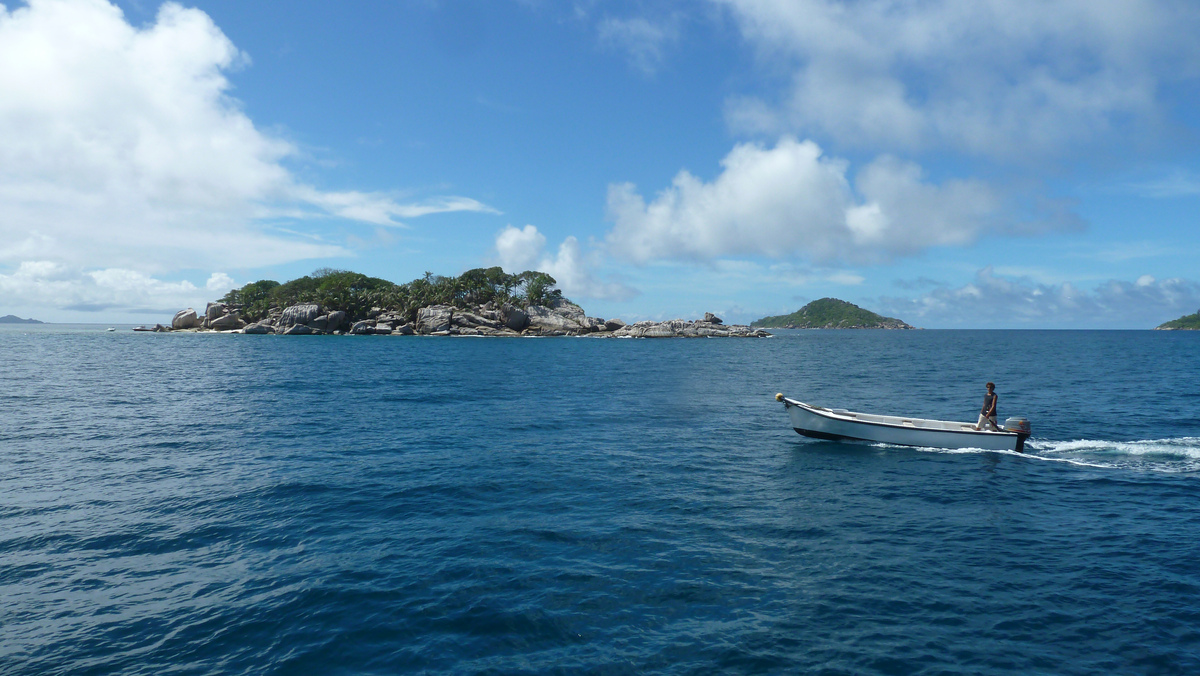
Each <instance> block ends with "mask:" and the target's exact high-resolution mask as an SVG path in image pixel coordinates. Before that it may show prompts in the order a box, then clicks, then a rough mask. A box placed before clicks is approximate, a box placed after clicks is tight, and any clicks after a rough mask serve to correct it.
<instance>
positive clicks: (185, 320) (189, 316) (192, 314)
mask: <svg viewBox="0 0 1200 676" xmlns="http://www.w3.org/2000/svg"><path fill="white" fill-rule="evenodd" d="M197 326H200V318H199V317H197V316H196V311H195V310H193V309H192V308H188V309H186V310H180V311H179V312H176V313H175V318H174V319H172V320H171V328H172V329H194V328H196V327H197Z"/></svg>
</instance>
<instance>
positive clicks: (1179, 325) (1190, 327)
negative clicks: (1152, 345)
mask: <svg viewBox="0 0 1200 676" xmlns="http://www.w3.org/2000/svg"><path fill="white" fill-rule="evenodd" d="M1154 329H1155V330H1156V331H1200V310H1197V311H1196V314H1194V315H1184V316H1182V317H1180V318H1179V319H1172V320H1171V321H1169V322H1165V323H1162V324H1159V325H1158V326H1156V327H1154Z"/></svg>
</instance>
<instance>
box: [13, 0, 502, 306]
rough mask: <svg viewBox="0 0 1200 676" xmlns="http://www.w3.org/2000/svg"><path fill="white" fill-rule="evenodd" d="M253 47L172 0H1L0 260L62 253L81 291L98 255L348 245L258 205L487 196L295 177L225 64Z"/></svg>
mask: <svg viewBox="0 0 1200 676" xmlns="http://www.w3.org/2000/svg"><path fill="white" fill-rule="evenodd" d="M248 63H249V58H248V57H247V56H246V55H245V54H243V53H241V52H239V51H238V49H237V48H236V47H235V46H234V45H233V43H232V42H230V40H229V39H228V38H227V37H226V36H225V35H224V34H223V33H222V32H221V30H220V29H219V28H218V27H217V26H216V25H215V24H214V23H213V21H212V20H211V19H210V18H209V17H208V15H206V14H205V13H203V12H201V11H199V10H196V9H187V8H184V7H182V6H180V5H178V4H176V3H173V2H169V3H166V4H164V5H162V7H161V8H160V10H159V12H158V15H157V17H156V19H155V21H154V23H152V24H149V25H146V26H144V27H134V26H132V25H130V24H129V23H128V22H127V21H126V19H125V17H124V16H123V15H122V13H121V11H120V10H119V9H118V8H117V7H116V6H114V5H112V4H110V3H109V2H107V1H106V0H31V2H30V3H29V5H28V6H27V7H20V8H16V9H13V10H9V9H7V8H5V7H4V6H2V5H0V266H4V265H8V266H10V267H9V268H8V269H9V270H13V268H12V267H11V266H14V265H15V266H18V268H17V269H16V272H14V273H13V274H12V275H10V277H19V278H21V279H26V280H29V279H41V278H35V277H24V276H22V275H23V274H24V273H22V272H21V270H22V269H23V268H21V267H19V266H20V265H21V264H23V263H26V262H53V263H56V264H60V265H62V266H65V268H66V269H70V270H73V271H74V273H75V274H72V275H68V276H67V277H66V278H68V279H71V280H74V283H78V284H83V285H84V286H82V287H80V288H78V289H75V290H74V291H71V292H68V291H66V290H64V289H62V288H61V286H55V287H47V288H57V289H59V290H60V291H62V293H63V296H62V297H63V298H67V297H69V296H72V295H73V294H74V295H85V296H86V295H87V294H89V293H92V291H91V290H89V289H91V286H89V285H90V284H91V283H90V282H87V279H88V278H89V277H88V275H87V274H85V271H88V270H92V271H97V270H98V271H100V272H104V271H105V270H110V269H116V270H126V271H137V272H138V273H139V274H143V275H147V277H146V278H147V279H153V277H150V275H162V274H163V273H174V274H177V273H178V271H180V270H205V269H207V270H211V269H215V268H252V267H261V266H268V265H274V264H279V263H284V262H289V261H296V260H302V259H309V258H323V257H331V256H344V255H349V250H348V249H347V248H346V247H345V246H344V245H343V244H341V243H338V242H332V241H325V240H322V239H321V238H319V237H317V238H314V237H298V236H294V235H290V234H288V233H287V232H286V231H283V230H281V229H274V228H269V227H267V226H265V225H264V224H263V223H264V219H279V218H281V217H285V218H295V217H300V218H311V217H314V216H322V217H330V216H333V217H339V218H346V219H351V220H356V221H360V222H364V223H370V224H377V225H378V224H382V225H389V226H395V225H400V223H399V222H398V221H397V220H396V219H397V218H413V217H417V216H421V215H425V214H429V213H436V212H444V211H464V210H467V211H489V210H490V209H489V208H488V207H487V206H486V205H483V204H481V203H479V202H477V201H475V200H472V199H469V198H464V197H444V198H436V199H433V200H429V201H426V202H421V203H414V204H405V203H401V202H399V201H397V200H396V199H395V198H394V197H393V196H391V195H387V194H382V193H365V192H357V191H344V192H326V191H322V190H319V189H318V188H315V187H313V186H310V185H306V184H304V183H301V182H298V181H297V180H296V178H295V177H294V176H293V175H292V173H291V172H290V171H289V170H288V169H287V168H286V167H285V165H284V164H283V163H284V161H286V160H288V159H289V158H294V157H296V156H297V154H298V153H297V152H296V149H295V148H294V147H293V146H292V144H291V143H289V142H287V141H286V140H284V139H281V138H277V137H275V136H272V135H270V134H267V133H264V132H263V131H261V130H260V129H258V128H257V127H256V126H255V124H254V122H253V121H252V120H251V119H250V118H249V117H248V116H247V115H246V114H245V112H243V110H242V108H241V106H240V104H239V102H238V101H237V100H235V99H233V98H231V97H230V95H229V90H230V83H229V81H228V79H227V78H226V73H228V72H229V71H231V70H233V69H235V68H238V67H242V66H244V65H246V64H248ZM3 269H4V268H3V267H0V271H2V270H3ZM46 283H47V284H49V281H46ZM19 288H21V289H26V288H27V287H26V286H24V285H20V286H19ZM104 288H109V287H108V286H105V287H104ZM112 288H116V287H112ZM138 288H142V289H153V288H159V289H161V290H163V291H164V293H165V294H167V295H165V296H164V297H163V301H164V302H165V301H166V300H167V298H168V297H169V296H170V294H171V293H173V291H171V287H170V285H167V286H161V285H159V286H155V284H150V283H146V284H143V285H142V286H140V287H138ZM93 290H94V289H93ZM29 293H30V294H32V295H30V296H29V297H28V298H34V297H37V298H40V299H42V300H43V301H45V302H48V303H51V304H52V305H55V306H60V305H61V303H57V302H55V301H54V298H56V297H57V296H54V295H46V294H42V293H41V292H38V291H36V290H30V291H29ZM17 300H20V299H17ZM62 302H63V303H67V304H71V301H69V300H63V301H62ZM105 302H107V301H105ZM136 302H140V301H139V300H137V298H135V297H134V296H131V300H130V303H136ZM76 304H77V303H76Z"/></svg>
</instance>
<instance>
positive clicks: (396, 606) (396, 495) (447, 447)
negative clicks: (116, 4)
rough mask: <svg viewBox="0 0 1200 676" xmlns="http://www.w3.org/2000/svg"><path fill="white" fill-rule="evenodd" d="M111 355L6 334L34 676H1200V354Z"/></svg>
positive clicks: (1, 550) (352, 340) (17, 574)
mask: <svg viewBox="0 0 1200 676" xmlns="http://www.w3.org/2000/svg"><path fill="white" fill-rule="evenodd" d="M103 329H104V327H96V326H59V325H45V326H36V327H29V326H18V327H11V326H9V327H4V328H2V329H0V674H72V675H74V674H397V673H419V674H476V673H485V674H542V673H570V674H576V673H584V674H589V673H594V674H642V673H656V674H710V673H728V674H776V673H779V674H790V673H813V674H985V675H986V674H1014V673H1021V674H1100V673H1103V674H1110V673H1120V674H1195V673H1200V377H1198V375H1197V374H1200V333H1197V332H1155V331H933V330H929V331H858V332H856V331H780V332H777V335H776V336H775V337H772V338H767V339H694V340H686V339H665V340H604V339H587V338H532V339H505V338H500V339H472V338H420V337H385V336H365V337H351V336H347V337H278V336H237V335H206V334H141V333H133V332H130V331H129V330H128V327H121V329H120V330H119V331H116V332H106V331H104V330H103ZM989 380H991V381H994V382H995V383H996V390H997V393H998V394H999V396H1000V401H999V414H1000V418H1001V419H1002V420H1003V419H1004V418H1005V417H1008V416H1014V415H1023V416H1026V417H1028V418H1029V420H1030V421H1031V423H1032V426H1033V437H1032V439H1031V440H1030V442H1029V444H1028V446H1027V448H1028V451H1029V452H1028V453H1027V454H1025V455H1019V454H1016V453H998V452H985V451H970V450H965V451H938V450H928V449H917V448H903V447H888V446H882V445H872V444H866V443H836V442H827V441H818V440H811V439H806V438H804V437H801V436H799V435H797V434H796V433H795V432H794V431H792V429H791V428H790V426H789V424H788V419H787V415H786V413H785V412H784V409H783V406H782V405H781V404H778V403H776V402H775V401H774V399H773V397H774V395H775V393H776V392H783V393H784V394H786V395H787V396H789V397H793V398H796V399H799V400H801V401H806V402H809V403H813V404H818V405H823V406H836V407H842V408H849V409H852V410H861V411H871V412H880V413H895V414H904V415H913V416H920V417H927V418H940V419H954V420H968V421H973V420H974V418H975V415H976V413H977V411H978V409H979V406H980V403H981V401H982V397H983V393H984V387H983V386H984V383H985V382H986V381H989Z"/></svg>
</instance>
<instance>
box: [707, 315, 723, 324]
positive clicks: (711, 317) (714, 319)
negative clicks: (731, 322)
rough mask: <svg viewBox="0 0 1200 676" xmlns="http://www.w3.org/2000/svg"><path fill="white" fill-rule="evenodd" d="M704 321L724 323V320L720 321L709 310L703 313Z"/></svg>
mask: <svg viewBox="0 0 1200 676" xmlns="http://www.w3.org/2000/svg"><path fill="white" fill-rule="evenodd" d="M704 321H706V322H708V323H709V324H724V323H725V322H723V321H721V318H720V317H718V316H716V315H714V314H713V313H711V312H705V313H704Z"/></svg>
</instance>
